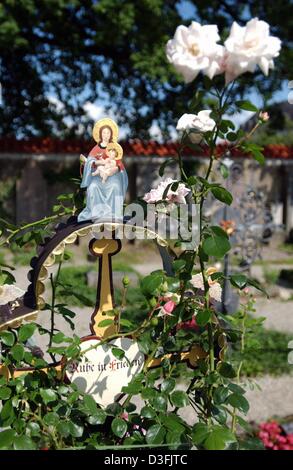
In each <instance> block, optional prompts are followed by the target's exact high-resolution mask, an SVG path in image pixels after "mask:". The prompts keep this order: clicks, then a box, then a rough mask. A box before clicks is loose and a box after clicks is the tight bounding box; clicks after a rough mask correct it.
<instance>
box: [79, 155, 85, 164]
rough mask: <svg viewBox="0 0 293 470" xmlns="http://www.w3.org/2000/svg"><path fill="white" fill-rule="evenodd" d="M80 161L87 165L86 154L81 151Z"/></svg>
mask: <svg viewBox="0 0 293 470" xmlns="http://www.w3.org/2000/svg"><path fill="white" fill-rule="evenodd" d="M79 161H80V163H81V164H82V165H85V164H86V162H87V158H86V156H85V155H83V154H82V153H81V154H80V156H79Z"/></svg>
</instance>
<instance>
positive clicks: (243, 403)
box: [227, 393, 249, 414]
mask: <svg viewBox="0 0 293 470" xmlns="http://www.w3.org/2000/svg"><path fill="white" fill-rule="evenodd" d="M227 403H228V404H229V405H231V406H233V408H237V410H240V411H242V412H243V413H245V414H246V413H247V412H248V410H249V403H248V401H247V400H246V398H245V397H244V396H243V395H242V394H240V393H232V394H231V395H229V397H228V398H227Z"/></svg>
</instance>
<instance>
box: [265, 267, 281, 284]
mask: <svg viewBox="0 0 293 470" xmlns="http://www.w3.org/2000/svg"><path fill="white" fill-rule="evenodd" d="M279 274H280V271H279V270H278V269H268V268H267V267H266V266H264V268H263V276H264V279H265V283H266V284H268V285H273V284H276V283H277V280H278V279H279Z"/></svg>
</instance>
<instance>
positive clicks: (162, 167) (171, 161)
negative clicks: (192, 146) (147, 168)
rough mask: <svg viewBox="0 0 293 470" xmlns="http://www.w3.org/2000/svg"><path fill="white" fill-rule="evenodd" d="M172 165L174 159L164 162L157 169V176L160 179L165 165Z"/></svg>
mask: <svg viewBox="0 0 293 470" xmlns="http://www.w3.org/2000/svg"><path fill="white" fill-rule="evenodd" d="M171 164H174V158H169V159H168V160H165V161H164V163H162V165H161V166H160V168H159V175H160V176H161V177H162V176H164V173H165V169H166V166H167V165H171Z"/></svg>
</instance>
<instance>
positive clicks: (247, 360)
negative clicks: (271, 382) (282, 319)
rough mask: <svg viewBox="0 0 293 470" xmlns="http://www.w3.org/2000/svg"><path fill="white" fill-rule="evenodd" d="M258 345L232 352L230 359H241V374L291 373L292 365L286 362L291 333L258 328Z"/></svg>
mask: <svg viewBox="0 0 293 470" xmlns="http://www.w3.org/2000/svg"><path fill="white" fill-rule="evenodd" d="M255 339H256V341H257V342H258V346H257V347H256V348H254V349H252V348H251V349H249V350H247V351H246V352H244V354H241V353H240V352H239V351H233V352H232V361H236V362H239V361H241V360H242V361H243V366H242V375H244V376H247V377H255V376H257V375H264V374H269V375H272V376H280V375H283V374H290V373H292V370H293V368H292V365H290V364H289V363H288V354H289V349H288V343H289V341H292V339H293V335H292V334H291V335H290V334H285V333H281V332H279V331H274V330H266V329H265V328H263V327H262V328H260V329H259V331H258V333H257V334H256V338H255Z"/></svg>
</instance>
